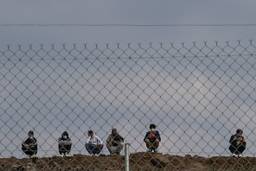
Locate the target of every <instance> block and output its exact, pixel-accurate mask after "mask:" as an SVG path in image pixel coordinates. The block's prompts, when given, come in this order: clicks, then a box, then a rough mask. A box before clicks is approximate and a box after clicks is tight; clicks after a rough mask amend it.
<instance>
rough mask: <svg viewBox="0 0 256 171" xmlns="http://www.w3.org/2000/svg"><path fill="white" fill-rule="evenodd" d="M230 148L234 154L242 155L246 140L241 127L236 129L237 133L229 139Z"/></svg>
mask: <svg viewBox="0 0 256 171" xmlns="http://www.w3.org/2000/svg"><path fill="white" fill-rule="evenodd" d="M229 143H230V146H229V150H230V152H231V153H232V154H233V156H236V155H237V156H238V157H240V156H241V155H242V153H243V152H244V150H245V148H246V142H245V139H244V136H243V131H242V130H241V129H237V130H236V134H234V135H232V136H231V138H230V140H229Z"/></svg>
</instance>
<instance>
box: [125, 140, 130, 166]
mask: <svg viewBox="0 0 256 171" xmlns="http://www.w3.org/2000/svg"><path fill="white" fill-rule="evenodd" d="M129 146H130V144H129V143H125V145H124V155H125V158H124V162H125V163H124V167H125V171H130V164H129Z"/></svg>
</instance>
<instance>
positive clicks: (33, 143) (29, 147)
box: [21, 131, 37, 158]
mask: <svg viewBox="0 0 256 171" xmlns="http://www.w3.org/2000/svg"><path fill="white" fill-rule="evenodd" d="M21 149H22V151H23V152H24V153H25V154H26V155H28V156H29V157H30V158H31V157H34V156H35V155H36V154H37V140H36V138H35V137H34V132H33V131H29V132H28V138H27V139H26V140H25V141H23V142H22V147H21Z"/></svg>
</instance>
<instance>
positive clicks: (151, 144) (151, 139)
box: [144, 124, 161, 152]
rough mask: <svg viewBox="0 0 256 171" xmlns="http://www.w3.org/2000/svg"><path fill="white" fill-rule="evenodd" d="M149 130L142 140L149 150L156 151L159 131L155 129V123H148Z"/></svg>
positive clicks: (159, 138) (159, 139)
mask: <svg viewBox="0 0 256 171" xmlns="http://www.w3.org/2000/svg"><path fill="white" fill-rule="evenodd" d="M149 129H150V130H149V131H148V132H147V133H146V135H145V138H144V142H145V144H146V147H147V148H148V151H149V152H157V149H158V147H159V143H160V141H161V137H160V134H159V132H158V131H157V130H156V125H155V124H150V126H149Z"/></svg>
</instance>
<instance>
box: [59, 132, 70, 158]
mask: <svg viewBox="0 0 256 171" xmlns="http://www.w3.org/2000/svg"><path fill="white" fill-rule="evenodd" d="M58 146H59V153H60V155H64V156H66V155H67V154H69V153H70V150H71V146H72V142H71V139H70V138H69V135H68V132H67V131H64V132H63V133H62V135H61V137H60V138H59V139H58Z"/></svg>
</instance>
